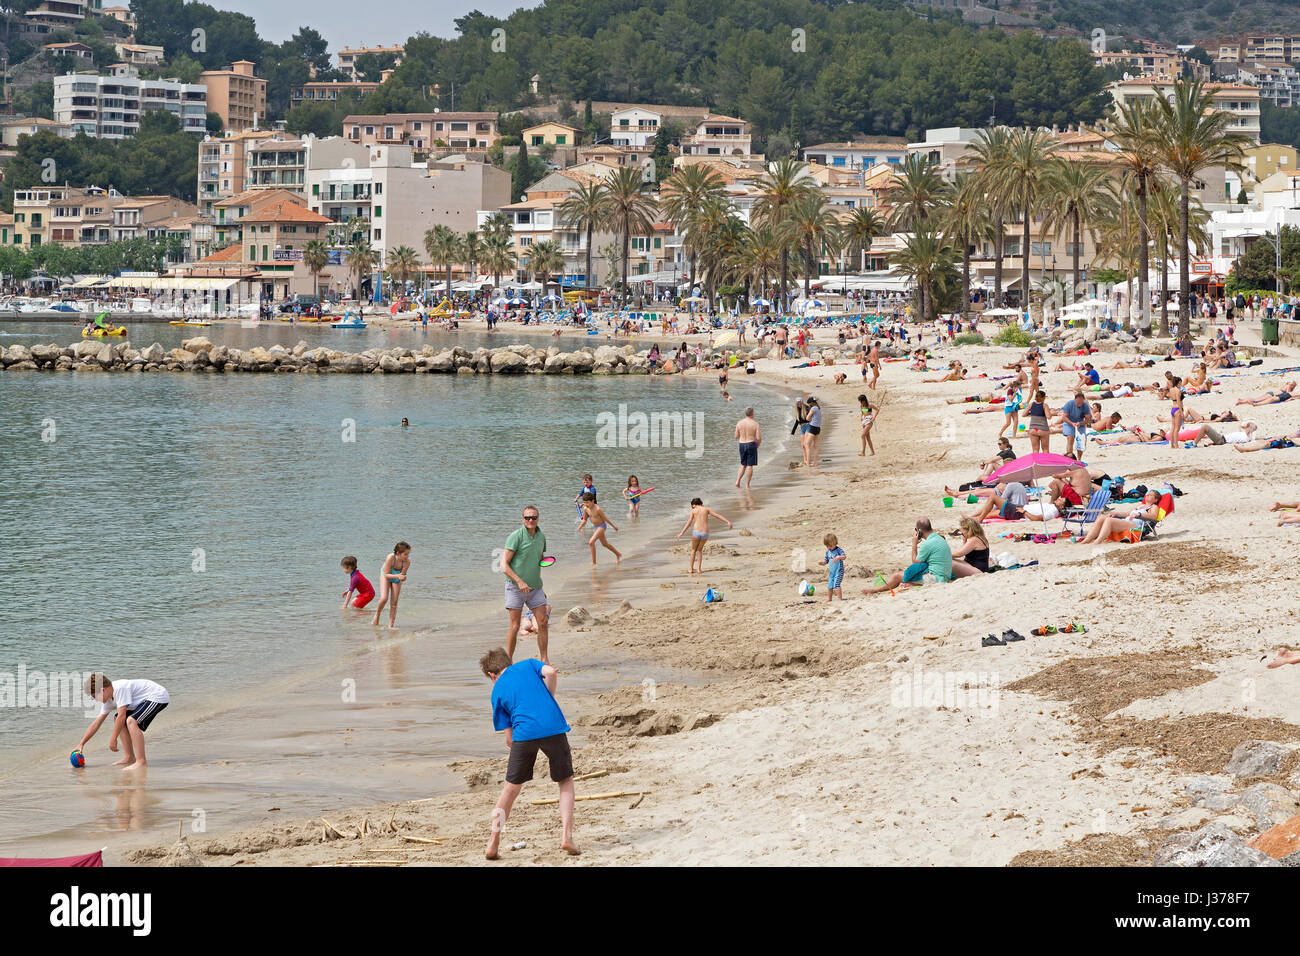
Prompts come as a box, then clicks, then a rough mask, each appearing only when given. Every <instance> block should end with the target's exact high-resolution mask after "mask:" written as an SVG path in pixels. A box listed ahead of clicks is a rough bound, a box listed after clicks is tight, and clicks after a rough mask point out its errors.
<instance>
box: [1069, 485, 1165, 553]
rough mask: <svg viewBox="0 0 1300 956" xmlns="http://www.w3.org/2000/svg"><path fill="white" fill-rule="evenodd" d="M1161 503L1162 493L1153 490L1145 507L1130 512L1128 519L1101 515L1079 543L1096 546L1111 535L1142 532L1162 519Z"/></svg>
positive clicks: (1148, 494)
mask: <svg viewBox="0 0 1300 956" xmlns="http://www.w3.org/2000/svg"><path fill="white" fill-rule="evenodd" d="M1159 501H1160V492H1158V491H1156V490H1154V489H1152V490H1151V491H1148V492H1147V493H1146V497H1144V498H1143V499H1142V504H1143V507H1141V508H1136V509H1134V510H1133V511H1130V512H1129V514H1128V517H1126V518H1120V517H1117V516H1116V515H1101V516H1100V517H1098V518H1097V520H1096V521H1094V522H1093V523H1092V527H1091V528H1089V529H1088V533H1087V534H1085V535H1084V536H1083V537H1082V538H1080V539H1079V543H1080V544H1096V543H1098V542H1099V541H1103V540H1106V539H1109V538H1110V536H1111V535H1115V534H1123V533H1125V532H1127V531H1140V530H1142V529H1143V528H1144V527H1145V526H1146V525H1149V524H1150V525H1154V524H1155V523H1156V522H1157V521H1159V520H1160V518H1161V517H1162V515H1161V513H1160V508H1159V506H1158V502H1159ZM1116 540H1118V539H1116Z"/></svg>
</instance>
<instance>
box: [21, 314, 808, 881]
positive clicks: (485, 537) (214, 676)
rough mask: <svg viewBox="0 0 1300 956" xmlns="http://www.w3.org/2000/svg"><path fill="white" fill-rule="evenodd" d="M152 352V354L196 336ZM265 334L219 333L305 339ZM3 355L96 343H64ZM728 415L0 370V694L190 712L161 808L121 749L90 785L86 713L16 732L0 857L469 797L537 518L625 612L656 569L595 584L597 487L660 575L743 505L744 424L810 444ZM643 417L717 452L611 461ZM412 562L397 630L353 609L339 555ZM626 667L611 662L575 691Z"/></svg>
mask: <svg viewBox="0 0 1300 956" xmlns="http://www.w3.org/2000/svg"><path fill="white" fill-rule="evenodd" d="M273 328H274V327H273ZM148 331H149V334H148V335H146V336H144V337H143V338H141V339H139V341H135V344H136V345H137V346H143V345H145V344H148V342H151V341H154V340H158V341H160V342H162V343H163V344H164V345H171V344H173V343H172V342H170V341H169V340H168V336H170V335H174V336H175V338H176V343H175V344H178V343H179V339H180V338H181V337H186V336H188V334H190V330H185V329H171V328H169V327H166V326H151V327H149V330H148ZM263 331H264V330H262V329H258V330H242V329H223V328H212V329H208V330H204V332H205V334H207V335H208V336H209V337H210V338H211V339H212V340H213V341H217V342H220V341H226V342H229V343H230V344H234V345H241V346H242V347H251V345H254V344H269V342H270V341H285V342H286V344H292V343H293V342H294V341H296V340H297V339H298V338H299V337H302V338H309V337H308V336H306V335H300V334H299V333H300V332H301V331H303V329H302V328H296V329H294V330H293V334H292V336H290V337H287V338H277V339H268V337H266V336H261V337H258V338H251V337H252V336H254V335H257V334H258V333H261V332H263ZM275 331H276V333H277V334H278V333H279V331H280V330H279V329H275ZM0 332H10V333H22V334H30V335H31V338H30V339H29V341H56V342H67V341H71V338H70V337H69V336H67V335H66V334H60V333H62V332H64V329H63V328H62V327H58V328H54V329H51V328H49V327H46V328H43V329H33V330H25V329H24V328H23V327H13V326H8V327H3V326H0ZM392 334H393V335H396V333H392ZM409 335H410V337H411V339H412V340H413V341H414V340H415V339H416V337H417V336H419V335H421V333H409ZM11 341H12V338H11V339H9V340H6V339H0V342H5V343H6V344H9V343H11ZM133 341H134V338H133ZM309 341H310V338H309ZM457 341H465V340H464V339H463V338H460V339H457ZM508 341H510V340H509V339H508V338H505V337H503V336H500V335H498V336H496V337H494V339H493V342H494V343H495V344H505V343H506V342H508ZM369 344H371V343H366V345H365V346H354V347H368V345H369ZM435 344H438V343H437V342H435ZM466 344H467V345H470V347H472V346H473V344H477V343H470V342H466ZM417 346H418V343H417ZM742 378H743V377H742ZM732 390H733V392H734V393H735V394H736V399H737V400H736V401H735V402H732V403H724V402H722V400H721V399H720V398H719V395H718V389H717V384H716V379H714V378H712V377H711V376H709V377H705V376H700V377H682V376H672V377H665V378H650V377H645V376H626V377H624V376H620V377H617V378H613V377H611V378H593V377H581V378H575V377H572V376H565V377H558V376H557V377H542V376H528V377H520V378H494V377H492V376H474V377H464V376H461V377H455V376H439V375H420V376H413V375H406V376H377V375H376V376H345V375H338V376H300V375H239V376H234V375H231V376H222V375H192V374H166V373H158V374H80V373H47V372H41V373H37V372H28V373H21V372H17V373H14V372H4V373H0V463H2V471H0V515H3V519H4V522H5V529H6V530H5V535H4V538H3V543H0V580H2V581H3V582H4V587H5V589H6V592H7V597H6V600H5V601H4V602H3V603H0V675H3V674H5V673H8V674H15V675H16V674H17V672H18V670H19V668H20V667H23V668H26V670H27V671H29V672H30V671H42V672H54V671H60V672H64V671H66V672H77V673H81V672H89V671H92V670H103V671H104V672H106V673H107V674H109V676H110V677H113V676H119V677H147V678H151V679H154V680H157V681H159V682H160V683H162V684H164V685H165V686H166V687H167V688H168V690H169V691H170V693H171V695H172V701H173V703H172V705H171V706H170V707H169V709H168V710H167V711H166V712H164V713H163V714H162V715H161V716H160V717H159V718H158V721H157V723H155V725H154V727H153V728H151V730H150V732H149V734H148V736H147V739H148V740H149V741H150V751H149V754H150V763H151V770H150V772H149V773H150V777H149V783H148V785H147V786H141V785H134V784H133V785H124V784H123V783H122V782H121V781H120V779H119V778H118V777H116V776H114V774H115V773H116V771H113V770H112V768H110V767H109V766H108V764H109V763H110V762H111V760H110V758H112V759H116V756H115V755H111V754H110V753H109V752H108V750H107V749H106V744H107V739H108V733H109V731H108V729H107V728H105V729H102V730H101V731H100V734H99V736H98V737H97V738H96V739H95V740H93V741H92V742H91V743H90V744H89V745H88V746H87V748H86V752H87V756H88V759H89V763H90V765H89V766H88V767H87V768H86V769H85V770H84V771H73V770H71V768H70V767H69V766H68V763H67V753H68V751H70V750H71V749H72V748H73V747H74V746H76V744H77V741H78V740H79V739H80V736H81V734H82V732H83V731H84V729H85V727H86V724H87V723H88V718H87V715H86V714H84V713H83V711H82V709H81V707H80V706H72V707H68V706H62V707H60V706H40V707H12V706H11V707H3V708H0V789H3V790H4V791H5V792H6V795H7V798H6V800H5V801H3V802H0V855H4V851H5V850H6V849H9V848H14V847H16V848H21V849H25V850H27V851H33V850H43V849H45V848H47V847H50V846H54V845H56V844H57V845H58V846H59V847H60V848H62V847H64V846H74V845H77V841H78V840H84V839H90V841H91V842H93V843H94V845H95V846H96V847H97V846H101V845H103V844H104V842H105V840H104V839H102V837H105V835H106V834H108V833H112V832H115V831H150V832H151V831H152V830H153V829H154V828H156V827H159V826H161V825H163V824H164V823H166V824H167V825H168V826H170V828H171V831H170V832H172V833H174V832H175V826H176V823H175V820H176V819H188V818H189V817H190V816H191V815H192V813H193V811H194V810H195V809H201V810H202V811H203V813H204V815H205V817H206V816H207V815H208V814H211V823H210V826H211V827H212V828H214V829H216V828H218V827H219V826H220V825H221V824H222V823H225V824H231V823H233V822H247V815H248V813H249V812H250V810H249V808H250V806H254V807H256V810H257V812H259V813H260V812H266V811H267V810H268V809H269V807H271V806H278V807H281V808H282V809H283V810H284V811H285V812H289V811H292V810H293V809H295V808H305V807H307V806H309V805H316V804H319V802H320V801H321V800H337V801H338V802H339V804H340V805H352V804H356V803H364V802H367V801H370V800H374V801H380V800H386V799H399V798H409V797H410V796H414V795H420V794H422V793H427V792H429V791H430V790H436V789H438V788H439V787H441V786H446V785H448V784H449V782H450V781H449V778H448V777H447V775H446V772H445V770H443V766H444V765H445V764H446V763H447V761H448V760H449V759H452V758H454V757H456V756H465V755H483V754H484V753H489V752H495V750H494V748H496V747H499V742H498V741H495V740H493V738H492V736H491V733H490V725H489V724H488V722H487V718H486V716H485V708H486V705H485V703H484V701H485V700H486V694H487V691H486V683H485V682H483V681H482V679H481V677H480V676H479V675H478V674H477V670H476V661H477V657H478V655H479V654H481V653H482V651H483V650H485V649H486V647H488V646H491V645H492V644H494V643H500V639H501V636H502V632H503V630H504V612H502V611H501V609H500V608H501V599H500V592H501V581H502V578H501V575H500V574H499V573H497V572H496V569H495V567H494V560H495V557H496V556H495V554H494V549H499V548H500V547H501V546H502V544H503V543H504V541H505V538H506V536H507V535H508V534H509V533H510V532H511V531H512V530H513V529H514V528H516V527H518V525H519V521H518V516H519V511H520V508H521V507H522V506H523V505H525V504H536V505H537V506H539V508H540V509H541V512H542V519H543V520H542V528H543V530H544V531H545V532H546V533H547V538H548V550H549V551H550V552H551V553H552V554H554V555H556V557H557V558H558V562H557V564H556V566H555V567H554V568H552V569H550V570H548V571H547V572H545V576H546V581H547V590H548V593H550V595H551V597H552V600H553V602H554V604H555V606H556V607H557V608H558V609H559V610H560V611H561V612H562V611H563V610H564V609H566V608H567V607H569V606H571V604H574V603H578V602H579V600H581V599H583V598H584V597H586V596H589V595H590V594H591V592H592V590H593V589H597V590H599V589H602V588H603V589H606V590H609V589H617V588H619V587H624V588H626V587H627V586H628V581H629V580H631V579H630V578H629V577H628V576H629V575H634V574H635V573H636V568H637V564H636V561H635V559H634V560H632V561H630V562H629V563H628V564H627V565H625V566H624V567H622V568H615V567H614V566H613V564H612V563H611V559H612V556H611V555H609V554H608V553H607V552H604V551H603V550H602V552H601V554H600V556H599V561H600V565H599V566H598V569H597V571H596V573H595V575H593V574H592V573H591V571H590V558H589V554H588V552H587V549H586V540H585V537H580V536H579V535H578V534H577V533H576V530H575V515H576V511H575V507H574V505H573V501H572V499H573V497H574V495H575V494H576V493H577V491H578V489H579V485H580V479H581V475H582V473H583V472H584V471H591V472H592V473H594V474H595V476H596V485H597V488H598V490H599V492H600V498H601V503H602V504H604V505H605V506H606V508H607V510H608V512H609V515H610V517H611V518H612V519H613V521H614V522H615V523H616V524H618V525H619V526H620V528H622V529H623V530H622V531H620V532H618V533H613V534H611V536H610V537H611V541H612V542H613V543H615V546H616V547H619V548H620V549H623V550H627V551H629V552H630V553H631V554H633V555H636V554H643V553H645V552H646V551H647V550H653V549H656V548H659V549H661V548H662V547H663V541H664V538H665V537H666V533H667V532H672V533H675V532H676V530H677V529H678V527H680V523H681V521H682V520H684V515H685V507H686V503H687V502H688V501H689V499H690V498H691V497H693V496H694V495H697V494H700V495H704V496H705V497H706V500H709V501H710V503H713V502H714V501H717V502H719V505H720V506H721V507H720V510H723V511H724V513H725V511H726V508H727V507H733V508H734V507H736V504H735V499H734V498H728V497H727V496H728V495H731V494H733V493H734V489H731V488H730V482H731V481H734V477H735V460H736V459H735V445H734V442H733V440H732V428H733V426H734V423H735V421H736V419H737V418H738V417H739V415H740V414H741V410H742V409H743V406H744V405H745V404H751V403H752V404H754V405H755V406H756V407H757V408H758V409H759V417H760V420H761V421H765V423H768V424H769V429H770V434H773V437H772V438H771V439H770V442H771V443H772V444H773V445H775V443H776V436H779V435H782V434H783V432H784V431H785V430H786V429H782V428H781V427H780V422H782V421H784V420H785V419H786V418H787V413H786V406H787V405H788V402H787V401H786V400H785V399H784V398H783V397H782V396H780V395H779V394H778V393H776V392H773V391H768V390H764V389H761V388H759V387H756V386H753V385H750V384H749V383H746V382H744V381H741V382H735V383H733V386H732ZM620 406H624V407H623V414H624V415H625V416H630V415H635V414H636V413H638V412H641V413H646V414H652V413H669V414H672V415H678V414H680V415H682V416H683V417H684V418H685V419H686V420H687V421H689V422H698V424H699V428H700V429H701V432H700V435H701V437H702V440H703V443H702V445H701V446H700V447H699V449H698V454H697V449H696V448H693V447H669V448H663V447H659V448H644V447H639V448H634V447H601V444H600V443H598V433H599V431H600V419H599V416H601V415H606V416H613V418H614V420H615V421H617V416H618V415H619V411H620ZM696 416H698V418H696ZM402 417H407V418H409V419H410V422H411V426H410V427H409V428H402V427H400V425H399V422H400V420H401V419H402ZM615 434H617V432H615ZM686 435H687V436H688V437H689V436H692V432H691V430H690V429H689V428H688V429H687V430H686ZM353 436H354V438H355V440H345V439H348V438H351V437H353ZM607 437H608V433H607ZM51 439H52V440H51ZM772 457H775V456H774V454H773V456H772ZM767 460H768V461H771V460H772V458H771V457H769V458H768V459H767ZM629 472H636V473H637V474H638V475H639V476H640V478H641V484H642V487H650V486H654V487H656V489H657V490H656V491H655V492H653V493H652V494H650V495H647V496H646V498H645V500H644V503H643V505H642V509H641V511H642V514H641V518H640V521H639V522H630V521H628V520H627V515H626V510H627V509H626V505H625V504H623V503H622V501H621V498H620V494H619V492H620V491H621V489H622V488H623V487H624V483H625V481H626V478H627V476H628V474H629ZM760 475H761V473H760ZM769 476H770V473H769ZM724 489H726V490H725V491H724ZM714 496H716V497H714ZM398 539H404V540H406V541H408V542H410V543H411V545H412V547H413V553H412V569H411V572H410V574H409V579H408V582H407V584H406V586H405V588H404V593H403V595H402V601H401V606H400V611H399V617H398V624H399V629H398V631H397V632H395V633H394V632H390V631H388V629H387V628H386V627H381V628H380V629H375V628H373V627H371V626H370V625H369V623H368V615H366V617H365V618H362V617H361V616H360V615H357V614H353V613H343V612H341V610H340V605H341V603H342V601H341V597H340V592H341V591H342V590H343V589H344V588H345V586H346V576H345V575H344V574H343V572H342V570H341V569H340V568H339V559H340V558H341V557H342V556H343V555H344V554H355V555H357V556H358V558H359V559H360V564H361V570H362V571H363V573H365V574H366V575H367V576H368V577H370V579H371V580H372V581H374V582H376V584H377V582H378V572H379V567H380V565H381V563H382V561H383V559H384V557H385V556H386V555H387V553H388V552H389V550H390V549H391V548H392V546H393V544H394V542H396V541H397V540H398ZM386 620H387V612H386V611H385V617H384V623H385V624H386ZM521 647H522V648H524V649H525V650H528V645H521ZM534 647H535V645H534ZM552 657H553V659H557V658H560V659H562V648H561V647H558V646H557V645H556V644H555V643H553V649H552ZM624 666H631V665H630V664H629V663H628V662H620V661H617V660H615V659H613V658H611V659H610V660H609V661H606V662H600V661H596V662H587V664H586V668H587V672H586V673H585V674H584V673H583V671H582V670H581V669H579V670H578V672H576V673H575V674H574V675H573V681H574V683H573V685H571V686H579V687H580V686H583V685H584V681H585V682H586V684H587V685H588V686H595V685H599V684H600V683H601V682H608V681H610V680H614V679H619V678H620V676H625V675H621V673H620V671H619V668H620V667H624ZM0 679H2V678H0ZM349 682H350V686H351V687H352V688H353V690H352V694H353V697H352V699H351V700H348V699H347V693H348V688H349ZM263 798H264V799H263ZM262 803H265V804H266V805H267V806H265V807H263V806H262V805H261V804H262ZM96 841H98V842H96ZM92 848H93V847H92Z"/></svg>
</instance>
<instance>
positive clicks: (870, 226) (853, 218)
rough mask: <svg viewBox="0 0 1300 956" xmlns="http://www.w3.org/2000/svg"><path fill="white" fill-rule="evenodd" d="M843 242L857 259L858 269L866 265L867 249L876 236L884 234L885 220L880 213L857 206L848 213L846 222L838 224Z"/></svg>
mask: <svg viewBox="0 0 1300 956" xmlns="http://www.w3.org/2000/svg"><path fill="white" fill-rule="evenodd" d="M840 230H841V233H842V236H843V238H844V241H845V244H846V245H847V247H848V248H849V249H851V250H852V251H853V255H854V257H855V258H856V259H857V260H858V265H857V268H858V269H865V268H866V267H867V261H866V260H867V250H868V249H870V248H871V243H872V241H874V240H875V239H876V237H877V236H883V235H884V234H885V221H884V220H883V219H882V218H881V217H880V213H878V212H876V211H875V210H874V209H868V208H866V207H865V206H858V207H857V208H856V209H854V210H853V212H852V213H851V214H850V215H849V219H848V221H847V222H845V223H843V224H842V225H841V226H840Z"/></svg>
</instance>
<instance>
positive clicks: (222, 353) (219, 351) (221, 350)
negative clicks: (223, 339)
mask: <svg viewBox="0 0 1300 956" xmlns="http://www.w3.org/2000/svg"><path fill="white" fill-rule="evenodd" d="M208 361H210V362H211V363H212V364H213V365H215V366H216V367H217V368H221V367H223V366H224V365H225V364H226V363H227V362H229V361H230V349H229V348H227V347H226V346H224V345H218V346H217V347H216V348H213V349H210V350H209V351H208Z"/></svg>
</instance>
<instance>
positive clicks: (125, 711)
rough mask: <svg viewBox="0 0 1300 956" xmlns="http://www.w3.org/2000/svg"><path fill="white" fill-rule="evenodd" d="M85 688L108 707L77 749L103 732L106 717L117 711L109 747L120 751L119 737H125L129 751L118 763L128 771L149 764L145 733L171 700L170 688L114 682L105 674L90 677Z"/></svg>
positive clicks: (133, 682)
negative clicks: (146, 757) (101, 729)
mask: <svg viewBox="0 0 1300 956" xmlns="http://www.w3.org/2000/svg"><path fill="white" fill-rule="evenodd" d="M84 689H85V692H86V693H87V694H88V695H89V696H90V697H91V698H93V699H94V700H96V701H98V702H99V703H101V704H103V705H104V709H103V711H102V712H101V713H100V715H99V716H98V717H96V718H95V719H94V720H93V721H91V724H90V726H89V727H88V728H86V734H85V736H84V737H82V738H81V743H80V744H78V745H77V749H78V750H80V749H81V748H82V747H84V746H86V742H87V741H89V740H90V738H91V737H93V736H95V734H96V733H97V732H98V731H99V728H100V725H101V724H103V723H104V718H105V717H107V716H108V715H109V714H111V713H114V712H116V714H117V716H116V717H114V719H113V736H112V737H110V738H109V740H108V749H109V750H111V751H113V752H114V753H116V752H117V739H118V738H119V737H121V738H122V744H123V749H124V750H125V751H126V753H125V755H124V756H123V757H122V759H121V760H119V761H117V762H116V763H115V764H114V766H120V767H122V768H123V769H124V770H134V769H137V768H142V767H146V766H148V763H147V762H146V761H145V757H144V732H145V731H146V730H147V729H148V728H149V724H150V723H152V722H153V719H154V718H155V717H157V716H158V713H159V711H161V710H162V709H163V708H164V707H166V706H167V704H168V703H170V702H171V698H170V697H169V696H168V694H167V689H166V688H165V687H163V686H162V685H161V684H156V683H154V682H153V681H151V680H120V681H118V682H117V683H116V684H114V683H113V682H112V681H111V680H109V679H108V678H107V677H105V676H104V675H103V674H91V675H90V676H89V677H87V678H86V683H85V685H84Z"/></svg>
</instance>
